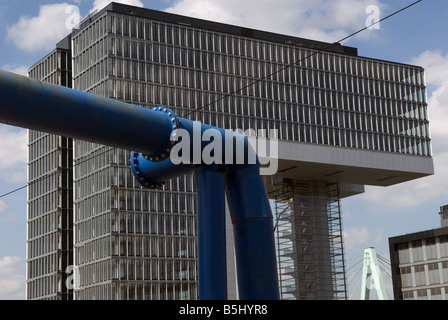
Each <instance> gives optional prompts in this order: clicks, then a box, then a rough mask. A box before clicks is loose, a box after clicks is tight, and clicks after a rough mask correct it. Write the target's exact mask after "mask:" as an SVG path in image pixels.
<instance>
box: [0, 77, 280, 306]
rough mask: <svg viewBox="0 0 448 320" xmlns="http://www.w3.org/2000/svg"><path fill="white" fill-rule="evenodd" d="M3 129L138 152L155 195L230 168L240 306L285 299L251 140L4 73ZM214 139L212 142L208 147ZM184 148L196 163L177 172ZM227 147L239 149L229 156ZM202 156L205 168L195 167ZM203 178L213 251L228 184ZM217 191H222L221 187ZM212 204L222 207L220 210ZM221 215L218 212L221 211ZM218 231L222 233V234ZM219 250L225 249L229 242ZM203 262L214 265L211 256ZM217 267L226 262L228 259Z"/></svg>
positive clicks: (0, 89) (135, 166) (135, 163)
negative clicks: (169, 183) (175, 156)
mask: <svg viewBox="0 0 448 320" xmlns="http://www.w3.org/2000/svg"><path fill="white" fill-rule="evenodd" d="M0 122H1V123H5V124H9V125H14V126H19V127H24V128H28V129H34V130H39V131H43V132H48V133H53V134H58V135H63V136H67V137H71V138H75V139H80V140H84V141H91V142H94V143H100V144H105V145H109V146H113V147H118V148H123V149H127V150H135V151H136V152H135V153H133V154H132V157H131V166H132V170H133V172H134V174H136V176H137V177H138V178H139V181H140V182H142V184H143V185H145V186H149V187H151V186H156V185H158V184H160V183H162V182H163V181H165V180H167V179H169V178H172V177H174V176H178V175H182V174H185V173H188V172H191V171H193V170H194V168H195V166H204V165H211V164H226V166H225V167H226V169H227V171H226V174H225V189H226V193H227V199H228V203H229V207H230V211H231V215H232V222H233V225H234V234H235V248H236V256H237V257H236V258H237V272H238V287H239V293H240V298H241V299H261V300H265V299H278V296H279V293H278V280H277V269H276V263H275V248H274V239H273V236H274V235H273V225H272V213H271V209H270V205H269V201H268V197H267V195H266V189H265V186H264V182H263V180H262V178H261V176H260V175H259V164H258V161H256V162H252V161H253V160H254V158H252V156H251V155H252V154H253V152H252V149H251V148H250V146H249V143H248V139H247V138H246V137H244V136H242V135H238V134H235V133H231V132H229V131H226V130H224V129H220V128H215V127H211V126H208V125H205V124H198V123H197V122H193V121H191V120H187V119H180V118H177V117H176V116H175V115H174V113H173V112H172V111H170V110H168V109H166V108H162V107H158V108H157V109H155V110H149V109H145V108H142V107H138V106H133V105H129V104H126V103H123V102H119V101H117V100H112V99H107V98H102V97H98V96H95V95H92V94H88V93H85V92H81V91H77V90H73V89H69V88H65V87H61V86H56V85H52V84H49V83H45V82H41V81H37V80H33V79H29V78H27V77H23V76H19V75H15V74H12V73H8V72H4V71H0ZM181 129H182V130H183V131H182V130H181ZM208 129H213V130H212V131H208ZM182 132H184V133H185V132H186V133H187V134H188V135H189V136H190V137H193V139H192V140H191V141H188V143H186V141H187V140H183V139H186V137H185V136H184V137H182V138H181V139H180V141H179V139H178V141H175V140H176V136H181V133H182ZM210 132H211V133H213V134H211V135H210V136H209V137H208V138H206V139H202V138H203V136H204V135H205V136H207V134H209V133H210ZM195 133H196V134H197V133H199V134H200V140H199V143H195V141H198V140H197V139H194V135H195ZM212 136H213V137H212ZM215 139H216V140H215ZM218 140H220V141H221V143H222V144H221V148H219V147H218V145H217V144H216V143H215V142H216V141H218ZM232 143H233V145H232ZM181 145H184V146H185V148H186V149H189V150H192V152H191V153H190V154H189V155H188V157H186V156H185V155H184V154H183V156H184V160H186V159H187V160H192V161H190V162H193V164H192V163H190V162H188V161H187V162H188V163H185V162H184V163H181V164H174V163H173V162H172V157H171V159H167V158H168V157H169V156H170V153H172V151H173V150H174V148H177V147H179V146H181ZM228 145H232V146H231V147H230V149H229V148H227V146H228ZM210 146H214V147H217V148H216V149H215V150H214V152H211V153H210V152H209V153H210V154H212V153H213V154H214V155H216V152H218V156H216V157H215V159H214V161H215V162H214V163H206V161H204V159H203V158H202V156H203V155H204V153H205V154H206V153H207V152H206V151H210V150H211V148H210ZM241 148H242V149H241ZM229 150H230V151H229ZM241 150H242V151H241ZM198 152H199V155H198V154H197V153H198ZM241 152H242V154H241ZM238 155H240V157H238ZM241 155H242V156H241ZM197 156H199V161H195V160H197V159H196V158H195V157H197ZM255 159H256V157H255ZM152 160H153V161H152ZM195 162H196V163H195ZM197 172H200V173H199V174H198V176H200V180H201V181H202V182H201V191H200V192H199V193H200V195H199V196H200V197H201V200H200V203H201V206H202V207H201V209H200V211H201V212H202V213H203V214H202V216H205V219H207V220H206V222H205V223H204V222H201V224H202V227H201V232H203V233H204V232H205V233H206V234H207V235H206V237H205V239H204V238H203V237H202V238H201V242H205V243H207V242H210V243H211V242H213V241H215V237H217V239H222V233H221V231H220V232H208V233H207V232H206V231H203V230H204V228H205V230H207V228H206V227H205V226H208V227H209V228H211V229H213V226H211V224H215V223H216V225H217V226H218V225H219V226H221V225H222V219H223V217H224V214H223V213H222V211H223V210H224V208H225V206H224V205H222V197H223V194H224V192H221V191H220V192H221V195H210V194H209V192H210V190H213V184H219V185H222V180H221V178H222V176H221V178H218V176H217V175H215V174H214V173H211V172H207V171H206V172H205V173H204V172H201V171H197ZM212 176H213V178H212ZM218 180H219V183H218ZM146 182H148V185H146ZM207 188H210V190H207ZM217 189H219V190H221V187H219V188H218V187H217V188H216V190H217ZM213 201H216V203H218V202H219V206H218V205H216V204H215V203H214V202H213ZM217 207H219V208H218V210H215V209H216V208H217ZM213 215H216V217H213ZM207 221H208V222H207ZM217 228H218V227H217ZM219 230H222V228H221V227H219ZM218 242H219V247H220V248H222V241H221V240H218ZM216 250H218V249H216ZM219 250H221V249H219ZM211 251H212V250H211V249H210V248H209V249H204V252H211ZM203 258H204V259H215V258H214V256H213V255H212V254H207V256H205V257H203ZM201 259H202V258H201ZM216 259H217V261H222V260H223V256H222V255H220V257H219V258H216ZM208 263H210V264H208ZM211 264H212V263H211V262H210V261H208V262H206V265H209V266H210V265H211ZM224 268H225V267H224ZM201 270H204V268H201ZM202 272H205V271H201V273H202ZM216 274H220V276H219V279H217V280H216V283H220V284H219V288H222V287H223V281H225V280H224V279H225V278H224V275H223V274H224V273H223V271H222V270H219V271H217V273H216ZM210 277H211V276H209V275H207V274H206V275H205V276H204V274H202V275H199V278H202V279H209V280H205V281H212V280H210ZM212 277H213V276H212ZM203 288H208V289H203V290H205V294H204V296H205V297H220V296H222V292H223V291H222V289H219V290H218V291H219V293H215V292H214V291H213V289H212V288H211V287H210V286H207V285H205V286H204V287H203ZM209 290H210V291H209Z"/></svg>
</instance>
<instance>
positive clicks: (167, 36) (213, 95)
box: [74, 13, 431, 155]
mask: <svg viewBox="0 0 448 320" xmlns="http://www.w3.org/2000/svg"><path fill="white" fill-rule="evenodd" d="M97 24H98V23H95V24H94V26H92V31H91V32H90V34H87V33H86V34H85V35H80V36H79V37H75V39H74V45H75V50H77V51H76V52H80V51H81V50H85V49H81V46H82V45H83V43H85V41H89V43H90V48H89V49H87V51H86V52H85V53H86V55H85V56H84V55H79V56H75V59H74V62H75V73H76V74H79V78H78V82H79V83H78V88H79V89H81V90H86V89H89V90H92V92H98V93H99V92H100V91H101V90H103V92H105V93H106V94H107V95H108V96H109V97H111V98H117V99H121V100H124V101H127V102H133V103H134V104H139V105H150V106H152V105H157V104H162V105H165V106H168V107H170V108H172V109H173V110H174V111H175V112H176V113H177V114H178V115H180V116H186V115H187V114H190V111H189V110H188V108H190V109H195V110H196V111H195V112H194V113H193V117H194V119H195V120H200V121H202V122H205V123H209V124H211V125H217V126H220V127H224V128H231V129H243V130H246V129H248V128H252V129H255V130H257V129H267V132H269V129H278V130H279V136H280V138H281V139H286V140H293V141H300V142H309V143H319V144H326V145H335V146H343V147H352V148H361V149H371V150H379V151H389V152H400V153H408V154H417V155H431V150H430V143H429V142H430V137H429V130H428V117H427V110H426V106H427V104H426V93H425V92H426V91H425V82H424V73H423V69H421V68H419V67H414V66H409V65H403V64H395V63H391V62H386V61H379V60H373V59H366V58H362V57H358V56H349V55H340V54H334V53H331V52H321V53H318V54H317V53H316V51H313V50H310V49H306V48H302V47H298V46H294V45H288V44H282V43H273V42H266V41H262V40H257V39H252V38H247V37H242V36H233V35H229V34H224V33H218V32H211V31H206V30H200V29H195V28H192V27H183V26H179V25H173V24H170V23H162V22H159V21H151V20H149V19H139V18H134V17H129V16H124V15H119V14H113V13H109V14H108V15H107V18H103V22H102V23H100V24H99V26H98V27H96V26H97ZM99 37H102V38H101V39H98V41H97V42H95V44H93V42H92V41H96V40H97V38H99ZM91 38H92V39H91ZM106 55H107V57H108V59H107V61H106V60H101V56H103V57H104V56H106ZM96 60H98V63H95V61H96ZM297 61H301V63H298V64H297V65H296V66H294V67H289V66H290V65H292V64H295V63H297ZM269 75H272V76H269ZM105 77H107V78H108V79H109V80H110V81H108V84H107V85H106V84H105V83H104V82H103V81H100V80H101V79H104V78H105ZM265 77H267V79H266V80H265V81H259V79H265ZM239 88H244V89H243V90H241V91H238V90H239ZM228 93H234V94H233V95H232V96H231V97H225V98H224V95H227V94H228ZM220 99H221V100H220ZM215 101H216V102H215ZM198 109H199V110H198Z"/></svg>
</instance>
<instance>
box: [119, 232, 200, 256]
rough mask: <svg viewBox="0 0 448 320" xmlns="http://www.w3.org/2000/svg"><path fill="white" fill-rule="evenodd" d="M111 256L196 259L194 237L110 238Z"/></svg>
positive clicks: (124, 236)
mask: <svg viewBox="0 0 448 320" xmlns="http://www.w3.org/2000/svg"><path fill="white" fill-rule="evenodd" d="M112 255H113V256H121V257H162V258H163V257H167V258H172V257H174V258H196V238H195V237H163V236H160V235H157V236H151V237H149V236H126V235H120V236H115V235H114V236H112Z"/></svg>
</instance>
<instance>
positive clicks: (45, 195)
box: [27, 48, 73, 300]
mask: <svg viewBox="0 0 448 320" xmlns="http://www.w3.org/2000/svg"><path fill="white" fill-rule="evenodd" d="M29 77H31V78H35V79H39V80H42V81H46V82H51V83H54V84H58V85H62V86H68V87H71V77H72V76H71V53H70V51H69V48H65V49H60V48H58V49H56V50H54V51H53V52H52V53H50V54H49V55H48V56H47V57H45V58H43V59H42V60H41V61H40V62H38V63H37V64H36V65H34V66H33V67H32V68H31V69H30V70H29ZM72 145H73V142H72V139H70V138H66V137H62V136H56V135H52V134H48V133H44V132H39V131H35V130H29V131H28V183H29V188H28V209H27V210H28V216H27V223H28V227H27V299H62V300H70V299H72V298H73V294H72V290H71V289H69V288H68V286H66V281H67V276H68V274H67V273H66V270H67V267H68V266H71V265H73V235H72V232H73V192H72V182H73V172H72V164H73V152H72Z"/></svg>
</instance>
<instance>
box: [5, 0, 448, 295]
mask: <svg viewBox="0 0 448 320" xmlns="http://www.w3.org/2000/svg"><path fill="white" fill-rule="evenodd" d="M108 2H109V1H107V0H96V1H93V0H76V1H73V0H66V1H60V2H58V0H38V1H36V0H33V1H31V0H18V1H8V2H7V1H2V2H1V3H0V21H1V23H0V69H2V70H8V71H13V72H16V73H22V74H23V73H26V70H27V69H28V68H29V67H30V66H31V65H33V64H34V63H35V62H37V61H38V60H39V59H40V58H41V57H42V56H44V55H45V54H46V53H48V52H49V51H50V50H51V49H53V48H54V45H55V43H56V42H58V40H60V39H62V38H63V36H64V35H65V34H68V33H69V30H68V29H67V28H66V27H65V25H66V22H67V19H68V18H70V17H73V16H71V15H72V14H73V12H74V11H68V13H67V11H66V9H67V7H69V6H75V7H70V8H72V9H73V8H78V9H79V13H80V16H81V17H85V16H86V15H87V14H88V13H89V12H90V11H91V10H92V9H93V8H94V7H103V6H104V5H106V4H107V3H108ZM120 2H126V3H130V4H134V5H138V6H144V7H146V8H150V9H156V10H166V11H169V12H176V13H180V14H184V15H190V16H195V17H199V18H204V19H210V20H215V21H220V22H226V23H231V24H236V25H241V26H246V27H252V28H256V29H262V30H267V31H273V32H281V33H286V34H291V35H296V36H302V37H307V38H311V39H316V40H323V41H329V42H334V41H337V40H339V39H341V38H343V37H345V36H346V35H348V34H351V33H352V32H354V31H356V30H358V29H360V28H362V27H364V26H365V24H366V20H367V18H368V16H369V15H370V14H371V13H366V8H367V7H368V6H369V5H375V6H377V7H378V8H379V14H380V17H384V16H387V15H388V14H390V13H392V12H394V11H396V10H398V9H400V8H402V7H404V6H406V5H408V4H410V3H412V2H413V1H408V0H406V1H405V0H392V1H384V0H381V1H380V0H334V1H329V0H315V1H306V0H276V1H272V0H246V1H244V2H242V1H240V0H238V1H237V0H214V1H211V0H178V1H171V0H156V1H148V0H127V1H120ZM447 29H448V2H447V1H444V0H423V1H422V2H420V3H419V4H417V5H416V6H414V7H412V8H410V9H409V10H407V11H405V12H402V13H400V14H398V15H396V16H394V17H392V18H391V19H389V20H387V21H384V22H382V23H381V24H380V25H379V29H374V30H367V31H365V32H363V33H361V34H360V35H357V36H355V37H353V38H351V39H349V40H347V41H345V42H344V43H343V44H345V45H348V46H353V47H357V48H358V52H359V55H361V56H366V57H372V58H378V59H384V60H391V61H397V62H404V63H411V64H416V65H420V66H423V67H425V69H426V79H427V85H428V99H429V116H430V121H431V123H430V125H431V134H432V138H433V154H434V163H435V172H436V173H435V175H434V176H431V177H427V178H423V179H419V180H415V181H412V182H408V183H404V184H401V185H397V186H393V187H389V188H379V187H366V192H365V193H364V194H362V195H359V196H356V197H352V198H349V199H344V200H343V201H342V210H343V228H344V234H345V248H346V258H347V259H350V258H352V257H355V256H358V255H359V254H361V253H362V250H363V249H364V248H365V247H369V246H374V247H375V248H376V250H377V252H378V253H379V254H381V255H382V256H384V257H386V258H388V256H389V252H388V238H389V237H391V236H395V235H400V234H404V233H411V232H417V231H421V230H426V229H432V228H437V227H439V226H440V218H439V215H438V214H437V213H438V211H439V207H440V206H441V205H444V204H446V203H448V167H447V163H448V143H446V142H445V140H447V139H445V137H447V136H448V129H445V128H446V127H447V125H446V123H448V109H447V108H446V107H445V105H446V103H448V41H447V40H448V39H447V38H448V36H447V35H446V30H447ZM24 44H30V45H28V46H25V45H24ZM25 184H26V135H25V131H24V130H23V129H18V128H14V127H10V126H5V125H0V195H1V194H4V193H7V192H9V191H12V190H14V189H16V188H20V187H22V186H24V185H25ZM25 239H26V189H22V190H20V191H18V192H15V193H13V194H11V195H8V196H5V197H2V198H0V299H11V298H13V299H23V298H24V297H25V294H24V292H25V259H26V252H25V248H26V247H25V242H26V241H25ZM355 271H356V270H355ZM351 277H352V274H350V275H349V281H350V280H351ZM385 281H386V283H388V286H390V284H389V281H388V277H387V276H385ZM353 283H356V281H353ZM389 292H391V290H389ZM357 294H358V293H357V292H356V290H355V289H354V288H351V292H350V295H351V297H352V298H355V299H356V298H357V297H358V296H357Z"/></svg>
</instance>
